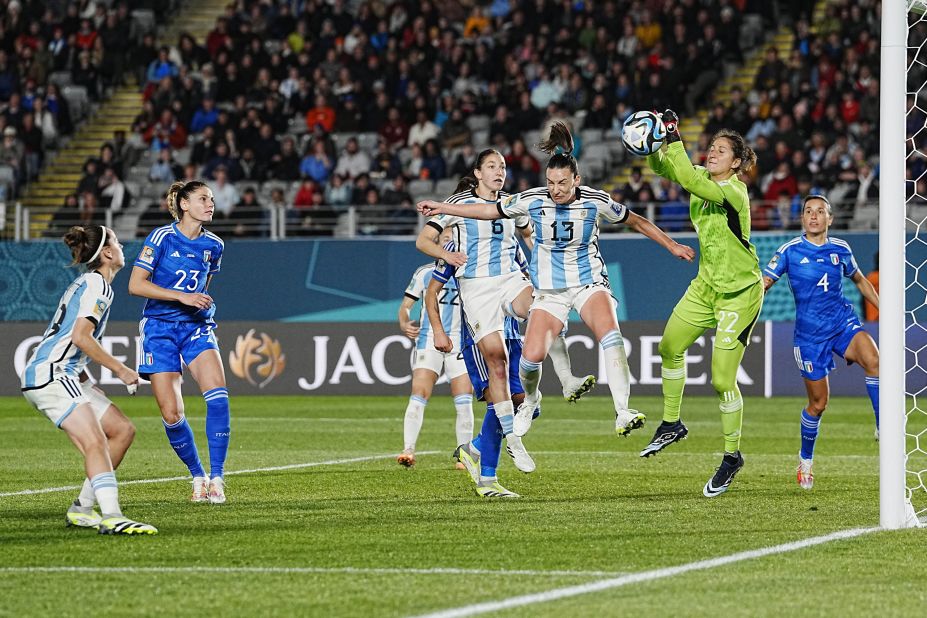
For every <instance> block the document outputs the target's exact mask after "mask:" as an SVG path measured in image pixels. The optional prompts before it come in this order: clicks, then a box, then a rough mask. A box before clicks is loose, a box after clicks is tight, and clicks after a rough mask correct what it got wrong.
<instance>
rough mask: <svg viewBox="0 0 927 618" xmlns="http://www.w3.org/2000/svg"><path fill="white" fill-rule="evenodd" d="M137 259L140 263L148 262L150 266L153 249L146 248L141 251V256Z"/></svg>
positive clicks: (152, 260) (152, 258)
mask: <svg viewBox="0 0 927 618" xmlns="http://www.w3.org/2000/svg"><path fill="white" fill-rule="evenodd" d="M138 259H139V260H140V261H142V262H148V263H149V264H151V263H152V262H154V249H152V248H151V247H148V246H146V247H145V248H144V249H142V254H141V255H140V256H138Z"/></svg>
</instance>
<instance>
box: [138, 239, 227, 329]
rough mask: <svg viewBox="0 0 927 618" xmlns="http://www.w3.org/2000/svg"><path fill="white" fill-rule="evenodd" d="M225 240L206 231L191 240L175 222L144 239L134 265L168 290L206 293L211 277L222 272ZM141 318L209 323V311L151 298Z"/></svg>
mask: <svg viewBox="0 0 927 618" xmlns="http://www.w3.org/2000/svg"><path fill="white" fill-rule="evenodd" d="M224 246H225V245H224V243H223V242H222V239H221V238H219V237H218V236H216V235H215V234H213V233H212V232H209V231H207V230H205V229H204V230H203V233H202V234H200V236H199V238H195V239H190V238H187V237H186V236H184V235H183V233H182V232H181V231H180V230H179V229H177V224H176V223H171V224H170V225H165V226H162V227H159V228H157V229H155V230H153V231H152V232H151V233H150V234H148V237H147V238H146V239H145V244H144V246H143V247H142V251H141V253H139V255H138V258H137V259H136V260H135V266H138V267H139V268H143V269H145V270H147V271H148V272H150V273H151V282H152V283H154V284H155V285H157V286H160V287H162V288H166V289H168V290H177V291H179V292H186V293H188V294H195V293H204V292H205V290H206V283H207V281H208V279H209V277H210V275H214V274H215V273H217V272H219V268H220V265H221V262H222V250H223V248H224ZM142 315H143V316H145V317H146V318H157V319H159V320H174V321H182V322H206V321H209V320H210V317H208V315H207V313H206V312H202V311H199V310H198V309H196V307H190V306H188V305H184V304H183V303H179V302H176V301H171V300H155V299H153V298H149V299H148V300H147V301H146V302H145V309H144V310H143V311H142Z"/></svg>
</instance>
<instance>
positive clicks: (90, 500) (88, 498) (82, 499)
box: [76, 479, 96, 507]
mask: <svg viewBox="0 0 927 618" xmlns="http://www.w3.org/2000/svg"><path fill="white" fill-rule="evenodd" d="M76 502H77V505H78V506H87V507H91V506H93V505H94V504H96V497H95V494H94V493H93V485H91V484H90V479H84V486H83V487H81V488H80V495H78V496H77V500H76Z"/></svg>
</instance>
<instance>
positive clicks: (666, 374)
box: [660, 356, 686, 423]
mask: <svg viewBox="0 0 927 618" xmlns="http://www.w3.org/2000/svg"><path fill="white" fill-rule="evenodd" d="M675 360H676V359H673V361H675ZM672 365H676V363H675V362H670V363H667V362H666V361H665V360H664V361H663V369H662V370H661V372H660V375H661V376H662V378H663V421H664V422H666V423H675V422H676V421H678V420H679V410H680V408H681V407H682V391H683V389H685V387H686V361H685V356H683V357H682V359H681V362H680V363H678V366H676V367H674V366H672Z"/></svg>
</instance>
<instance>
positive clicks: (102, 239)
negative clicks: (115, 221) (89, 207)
mask: <svg viewBox="0 0 927 618" xmlns="http://www.w3.org/2000/svg"><path fill="white" fill-rule="evenodd" d="M100 229H101V230H103V238H101V239H100V246H99V247H97V250H96V251H94V252H93V255H91V256H90V259H89V260H87V261H86V262H84V264H90V263H91V262H93V261H94V260H95V259H97V256H98V255H100V251H102V250H103V245H105V244H106V226H105V225H101V226H100Z"/></svg>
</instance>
